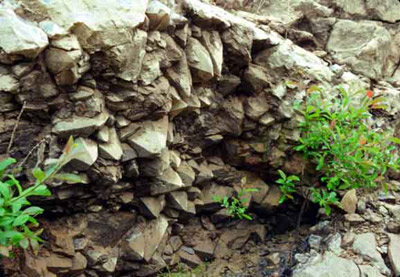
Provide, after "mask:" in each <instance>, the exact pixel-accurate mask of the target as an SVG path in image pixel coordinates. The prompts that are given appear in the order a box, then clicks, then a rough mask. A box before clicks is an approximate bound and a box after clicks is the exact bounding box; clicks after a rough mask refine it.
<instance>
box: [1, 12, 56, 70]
mask: <svg viewBox="0 0 400 277" xmlns="http://www.w3.org/2000/svg"><path fill="white" fill-rule="evenodd" d="M48 44H49V41H48V39H47V35H46V33H45V32H43V31H42V30H41V29H40V28H38V27H36V26H35V25H33V24H32V23H29V22H27V21H24V20H22V19H21V18H19V17H18V16H17V15H16V14H15V13H14V11H13V10H12V9H11V8H8V7H6V6H2V5H0V61H1V62H6V63H11V62H13V61H14V60H18V59H20V57H23V58H29V59H34V58H36V57H37V56H38V55H39V54H40V52H42V51H43V49H44V48H46V46H47V45H48Z"/></svg>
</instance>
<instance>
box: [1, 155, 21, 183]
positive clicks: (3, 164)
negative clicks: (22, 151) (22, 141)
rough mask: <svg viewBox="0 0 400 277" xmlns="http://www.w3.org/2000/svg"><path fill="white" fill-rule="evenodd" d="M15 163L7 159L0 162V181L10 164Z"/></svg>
mask: <svg viewBox="0 0 400 277" xmlns="http://www.w3.org/2000/svg"><path fill="white" fill-rule="evenodd" d="M16 162H17V160H16V159H14V158H7V159H5V160H3V161H1V162H0V179H1V178H2V177H3V173H4V171H5V170H6V169H7V168H8V167H9V166H10V165H12V164H15V163H16Z"/></svg>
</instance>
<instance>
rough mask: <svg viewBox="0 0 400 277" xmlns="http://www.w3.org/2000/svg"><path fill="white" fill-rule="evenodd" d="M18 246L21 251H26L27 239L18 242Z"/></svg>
mask: <svg viewBox="0 0 400 277" xmlns="http://www.w3.org/2000/svg"><path fill="white" fill-rule="evenodd" d="M19 245H20V246H21V248H22V249H27V248H28V247H29V240H28V238H23V239H22V240H20V242H19Z"/></svg>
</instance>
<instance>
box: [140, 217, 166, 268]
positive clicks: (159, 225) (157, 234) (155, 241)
mask: <svg viewBox="0 0 400 277" xmlns="http://www.w3.org/2000/svg"><path fill="white" fill-rule="evenodd" d="M167 228H168V221H167V219H166V217H164V216H160V217H159V218H157V219H154V220H152V221H150V222H149V223H148V225H147V226H146V228H145V230H144V232H143V234H144V238H145V242H146V244H145V248H144V259H145V260H146V261H150V259H151V258H152V257H153V255H154V253H155V252H156V250H157V248H158V246H159V244H160V242H161V240H162V239H163V237H164V235H165V232H166V231H167Z"/></svg>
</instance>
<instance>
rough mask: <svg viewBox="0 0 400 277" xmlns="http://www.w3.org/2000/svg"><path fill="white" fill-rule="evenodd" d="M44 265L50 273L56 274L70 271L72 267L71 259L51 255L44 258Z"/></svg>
mask: <svg viewBox="0 0 400 277" xmlns="http://www.w3.org/2000/svg"><path fill="white" fill-rule="evenodd" d="M46 265H47V268H48V269H49V270H50V271H52V272H57V271H59V270H65V269H70V268H71V267H72V259H71V258H67V257H63V256H59V255H57V254H54V253H52V254H51V255H50V256H49V257H46Z"/></svg>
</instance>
